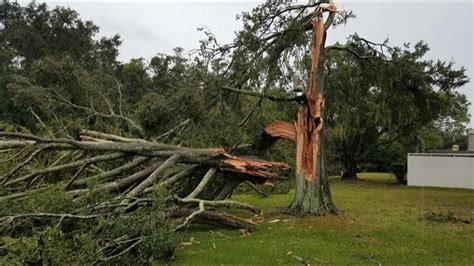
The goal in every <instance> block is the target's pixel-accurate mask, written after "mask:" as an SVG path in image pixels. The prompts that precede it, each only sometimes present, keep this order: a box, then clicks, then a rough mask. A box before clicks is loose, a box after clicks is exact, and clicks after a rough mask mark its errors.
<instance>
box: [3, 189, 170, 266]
mask: <svg viewBox="0 0 474 266" xmlns="http://www.w3.org/2000/svg"><path fill="white" fill-rule="evenodd" d="M153 198H154V199H155V202H154V204H153V206H150V207H143V208H140V209H138V210H136V211H134V212H132V213H124V214H120V213H119V214H117V215H114V216H111V217H100V218H99V219H98V221H96V220H87V221H80V220H68V219H64V220H61V221H60V220H58V219H56V220H52V222H51V223H47V222H45V221H41V220H37V219H36V220H35V219H27V220H25V221H23V222H22V223H21V224H20V225H18V226H16V227H15V228H14V229H11V228H10V227H7V226H6V225H2V226H1V227H0V235H2V237H0V253H3V254H2V255H1V256H0V263H2V264H3V263H7V264H10V263H22V264H31V263H33V264H34V263H43V264H48V265H58V264H64V263H66V264H94V263H98V262H101V261H104V259H105V257H106V254H105V253H104V252H105V251H102V249H101V248H102V247H103V246H104V245H106V244H107V243H109V242H110V241H111V240H113V239H118V238H120V237H122V238H124V237H125V238H126V239H132V238H137V237H138V238H142V241H141V243H140V244H139V245H138V246H137V247H136V248H135V249H133V250H132V251H131V252H129V253H127V254H124V255H123V256H119V257H117V258H116V259H113V260H111V261H110V263H114V264H121V265H130V264H146V263H149V262H150V261H153V260H169V259H171V258H172V257H173V255H174V250H175V248H176V243H175V238H174V231H173V230H172V227H171V223H170V222H169V220H168V217H167V212H166V208H165V202H164V200H163V198H162V196H161V195H160V194H158V193H156V194H155V195H154V196H153ZM87 206H90V205H89V201H87V200H84V201H79V202H73V201H72V198H71V197H70V196H69V195H67V194H66V193H65V192H63V191H61V190H57V189H56V190H55V189H49V190H47V191H42V192H39V193H35V194H33V195H31V196H29V197H27V198H26V199H23V200H20V201H18V202H16V204H10V203H2V205H0V210H1V212H0V216H5V215H14V214H18V213H41V212H44V213H68V212H70V213H72V212H73V211H74V212H75V210H82V211H85V210H87V208H88V207H87ZM79 214H80V213H79ZM26 232H29V233H27V234H25V233H26Z"/></svg>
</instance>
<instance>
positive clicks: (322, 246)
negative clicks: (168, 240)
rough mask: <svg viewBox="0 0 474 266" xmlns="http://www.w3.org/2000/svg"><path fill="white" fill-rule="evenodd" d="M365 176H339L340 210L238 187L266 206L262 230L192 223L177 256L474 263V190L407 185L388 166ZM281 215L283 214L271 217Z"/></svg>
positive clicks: (202, 260) (231, 260) (235, 260)
mask: <svg viewBox="0 0 474 266" xmlns="http://www.w3.org/2000/svg"><path fill="white" fill-rule="evenodd" d="M359 177H360V181H357V182H353V183H345V182H341V181H339V180H338V179H333V180H331V190H332V192H333V199H334V201H335V204H336V206H337V207H338V208H339V210H340V212H341V213H340V214H339V215H337V216H333V215H328V216H325V217H306V218H291V217H285V216H282V215H280V214H279V213H278V209H279V207H282V206H287V205H288V204H289V203H290V202H291V200H292V195H293V194H292V193H289V194H287V195H270V196H269V197H267V198H260V197H258V196H253V195H235V196H233V199H234V200H238V201H242V202H248V203H251V204H254V205H256V206H259V207H261V208H263V210H264V212H265V221H264V222H262V223H261V224H260V225H259V226H258V228H257V231H255V232H252V233H250V234H244V233H242V232H240V231H238V230H226V229H217V230H216V229H212V231H209V228H203V227H197V226H195V227H191V228H189V229H188V231H187V232H186V234H184V235H183V240H182V242H188V243H187V245H183V246H182V247H181V248H180V249H179V250H178V252H177V254H176V260H175V261H174V263H175V264H178V265H180V264H186V265H209V264H213V265H215V264H264V265H270V264H299V263H302V260H304V262H306V263H308V264H313V265H315V264H369V265H371V264H372V265H378V264H417V265H418V264H430V265H432V264H455V265H474V220H471V219H472V218H473V214H474V191H473V190H467V189H466V190H465V189H445V188H416V187H407V186H400V185H395V184H393V183H394V181H393V179H390V176H389V175H387V174H378V173H367V174H360V176H359ZM430 211H433V212H436V213H443V214H447V213H448V212H452V213H454V215H455V216H456V217H460V218H462V219H463V220H471V223H469V224H466V223H464V222H455V221H451V222H434V221H427V220H426V219H422V217H423V215H424V214H425V213H427V212H430ZM443 217H444V216H443ZM275 219H280V221H281V222H278V223H269V221H272V220H275ZM191 238H192V241H191Z"/></svg>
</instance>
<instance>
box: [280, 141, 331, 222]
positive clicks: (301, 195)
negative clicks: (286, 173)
mask: <svg viewBox="0 0 474 266" xmlns="http://www.w3.org/2000/svg"><path fill="white" fill-rule="evenodd" d="M322 137H323V134H322V133H321V134H320V140H319V141H320V149H319V156H318V158H319V159H318V164H317V165H318V167H317V171H316V173H315V178H314V179H313V180H311V181H309V180H307V179H305V177H304V172H303V171H301V172H299V173H298V172H297V173H296V191H295V197H294V199H293V202H292V203H291V205H290V206H289V209H288V211H289V212H290V213H292V214H296V215H323V214H325V213H337V208H336V206H335V205H334V203H333V201H332V195H331V190H330V189H329V180H328V176H327V175H326V169H325V166H324V145H323V143H322Z"/></svg>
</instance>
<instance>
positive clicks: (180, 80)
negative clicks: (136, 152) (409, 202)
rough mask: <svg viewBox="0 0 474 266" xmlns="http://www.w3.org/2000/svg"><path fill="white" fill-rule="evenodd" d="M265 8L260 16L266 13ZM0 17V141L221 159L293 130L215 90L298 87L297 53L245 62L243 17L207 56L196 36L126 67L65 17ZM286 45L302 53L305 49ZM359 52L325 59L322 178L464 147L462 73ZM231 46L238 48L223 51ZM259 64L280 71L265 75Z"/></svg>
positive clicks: (92, 28) (285, 156) (277, 155)
mask: <svg viewBox="0 0 474 266" xmlns="http://www.w3.org/2000/svg"><path fill="white" fill-rule="evenodd" d="M265 5H267V6H266V8H267V9H268V10H271V8H270V7H269V6H270V5H271V3H266V4H265ZM257 12H260V13H262V12H263V13H264V12H270V11H264V10H257ZM263 13H262V14H263ZM255 14H256V13H255ZM0 16H1V17H0V22H1V25H2V30H1V31H0V58H1V59H0V60H1V61H0V62H1V63H0V120H1V129H2V130H16V131H22V132H31V133H35V134H40V135H44V136H48V137H64V136H67V137H71V138H77V137H78V134H79V131H80V130H81V129H85V128H87V129H92V130H98V131H104V132H109V133H114V134H120V135H125V136H139V137H145V138H149V139H156V138H159V139H160V141H162V142H168V143H173V144H182V145H186V146H191V147H224V148H226V149H232V148H233V147H235V146H236V145H239V144H252V143H254V142H255V141H256V140H258V139H259V137H260V134H261V132H262V129H263V127H264V125H265V124H266V123H268V122H269V121H273V120H286V121H292V120H294V114H295V113H296V109H297V108H298V106H297V104H289V103H288V104H287V103H285V104H282V103H278V102H273V101H270V100H263V99H260V98H258V97H252V96H247V95H241V94H236V93H232V92H229V91H226V90H222V87H223V86H227V85H228V84H232V85H234V87H236V88H238V89H247V90H254V91H258V92H261V91H263V90H264V91H265V94H268V95H277V96H291V95H295V94H296V93H297V92H298V90H300V89H301V88H299V87H300V86H301V84H302V83H303V82H302V80H304V79H305V78H306V76H305V74H304V73H305V71H306V66H307V62H308V58H307V57H305V56H300V57H298V56H299V55H301V54H304V53H303V52H300V54H299V55H298V54H294V55H293V59H294V60H286V62H281V59H279V58H276V57H277V56H278V55H279V54H278V53H275V55H274V57H275V58H271V54H270V55H269V56H268V57H269V58H267V57H265V58H264V59H265V60H267V61H264V60H260V61H259V60H254V61H253V63H254V64H253V65H252V64H251V63H252V62H249V61H245V60H248V59H245V57H246V58H252V56H255V58H257V59H258V58H259V57H258V56H260V55H259V54H258V53H259V50H258V49H259V48H258V47H254V46H255V45H258V44H255V43H252V38H253V37H252V36H256V35H257V34H259V32H258V31H256V29H254V28H252V27H250V26H249V25H251V23H250V22H251V21H252V20H253V19H254V20H255V19H256V17H257V16H254V17H252V16H251V15H249V14H247V15H245V14H244V17H243V21H244V26H245V27H244V29H243V30H242V31H241V32H239V33H238V34H237V36H236V39H235V41H234V43H232V44H229V45H222V46H216V45H215V38H214V36H213V35H212V33H209V32H205V33H206V36H205V37H206V38H204V39H203V41H202V42H201V45H200V53H199V54H197V55H196V56H193V57H191V56H188V55H187V54H185V52H184V51H183V50H182V49H180V48H176V49H175V53H174V54H172V55H166V54H159V53H158V54H157V55H156V56H154V57H153V58H151V59H143V58H137V59H131V60H130V61H128V62H120V61H119V60H118V53H119V48H120V44H121V42H122V39H121V38H120V36H119V35H115V36H112V37H101V38H99V35H98V34H99V27H98V26H97V25H95V24H94V23H93V22H91V21H84V20H82V19H81V18H80V16H79V14H78V13H77V12H75V11H73V10H71V9H68V8H63V7H56V8H54V9H50V8H48V6H47V5H46V4H35V3H32V4H29V5H26V6H21V5H19V4H17V3H9V4H8V3H4V4H3V5H2V6H1V7H0ZM246 16H247V17H246ZM287 42H288V43H290V44H291V45H295V46H296V45H299V46H300V47H305V46H307V45H308V44H309V38H306V39H301V40H297V41H293V40H291V42H290V41H289V40H288V41H287ZM293 42H294V43H293ZM368 44H369V43H368V42H367V41H366V40H365V39H363V38H360V37H359V36H357V35H354V36H352V37H351V38H350V39H349V40H348V42H347V44H346V46H348V47H349V46H350V48H351V49H352V50H353V51H355V52H357V53H358V54H364V55H365V57H366V58H368V59H363V58H360V57H358V56H355V55H352V54H348V53H346V51H343V50H340V49H329V50H328V53H329V57H330V60H329V61H328V62H327V68H328V70H329V71H328V77H327V78H326V89H325V107H326V110H325V113H324V115H325V117H326V119H325V127H326V129H327V130H326V133H325V141H326V143H327V145H326V146H327V149H326V150H327V156H328V159H329V162H328V168H329V169H330V170H331V171H332V174H339V173H340V171H344V174H343V177H346V178H354V177H355V176H356V172H357V171H360V170H363V169H367V170H378V171H388V170H390V166H391V165H393V164H403V163H404V162H405V158H406V153H407V152H414V151H420V152H421V151H427V150H431V149H442V148H446V147H449V146H450V145H452V143H454V142H455V143H459V144H461V147H463V145H465V142H463V140H464V134H465V133H464V125H465V123H466V122H467V121H468V114H467V110H468V109H467V108H468V104H469V103H468V101H467V99H466V97H465V96H464V95H462V94H460V93H459V92H457V91H456V89H457V88H458V87H460V86H462V85H464V84H465V83H466V82H467V81H468V78H467V77H466V76H465V69H464V68H460V69H456V68H455V67H454V65H453V63H450V62H441V61H430V60H426V59H425V58H424V56H425V54H426V52H427V51H428V50H429V48H428V46H427V44H425V43H423V42H419V43H417V44H416V45H414V46H413V47H412V48H411V47H410V46H409V45H406V46H404V47H389V45H388V42H387V41H386V42H384V43H381V44H377V45H379V46H380V48H381V49H380V51H382V52H376V51H375V50H374V49H372V46H369V45H368ZM239 46H240V47H245V49H241V50H238V49H237V50H236V49H232V48H235V47H239ZM341 46H342V45H341ZM333 48H334V47H333ZM336 48H337V47H336ZM226 49H227V50H226ZM242 51H245V53H243V52H242ZM302 51H303V50H302ZM157 52H159V51H157ZM354 54H356V53H354ZM217 55H219V56H217ZM262 58H263V57H262ZM285 59H287V58H285ZM271 60H273V61H271ZM279 60H280V61H279ZM269 62H270V63H272V62H275V65H278V64H279V65H280V66H279V68H281V69H278V68H277V67H274V68H272V69H269V68H267V65H270V63H269ZM284 64H286V65H284ZM285 68H286V70H285ZM282 69H283V70H282ZM244 70H245V71H247V72H245V71H244ZM272 71H273V72H272ZM259 72H264V73H266V74H265V76H263V77H262V76H261V75H260V74H259ZM269 80H271V81H272V82H268V81H269ZM279 85H281V86H279ZM259 87H260V89H258V88H259ZM262 88H263V89H262ZM172 129H174V130H172ZM170 130H171V132H170V133H168V134H166V135H163V134H164V133H165V132H169V131H170ZM265 156H266V157H268V158H269V159H273V160H278V161H286V162H288V163H289V164H290V165H292V162H293V157H294V156H293V147H292V145H291V144H278V145H277V146H276V147H274V148H272V149H271V150H269V151H265Z"/></svg>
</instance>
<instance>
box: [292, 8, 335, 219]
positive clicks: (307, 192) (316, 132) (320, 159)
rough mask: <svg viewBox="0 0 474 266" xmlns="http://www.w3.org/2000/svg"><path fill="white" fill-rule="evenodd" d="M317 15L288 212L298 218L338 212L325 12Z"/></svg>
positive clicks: (297, 135)
mask: <svg viewBox="0 0 474 266" xmlns="http://www.w3.org/2000/svg"><path fill="white" fill-rule="evenodd" d="M334 11H335V9H334ZM334 11H333V12H334ZM316 12H317V15H316V16H317V18H316V20H315V21H313V40H312V44H311V46H312V47H311V63H310V68H309V84H308V88H307V90H306V92H305V101H304V102H303V105H302V107H301V108H300V110H299V112H298V115H297V120H296V123H295V130H296V173H295V175H296V191H295V197H294V199H293V202H292V203H291V205H290V206H289V209H288V210H289V212H290V213H293V214H296V215H323V214H325V213H336V212H337V209H336V207H335V205H334V203H333V201H332V195H331V191H330V189H329V181H328V177H327V175H326V169H325V165H324V163H325V162H324V156H325V153H324V148H323V142H322V138H323V134H322V127H323V119H322V111H323V110H322V109H323V105H324V101H323V96H322V95H323V93H324V78H325V72H324V71H325V69H324V61H325V59H324V44H325V39H326V30H325V26H324V23H323V20H322V19H323V17H322V11H316ZM320 12H321V13H320Z"/></svg>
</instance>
